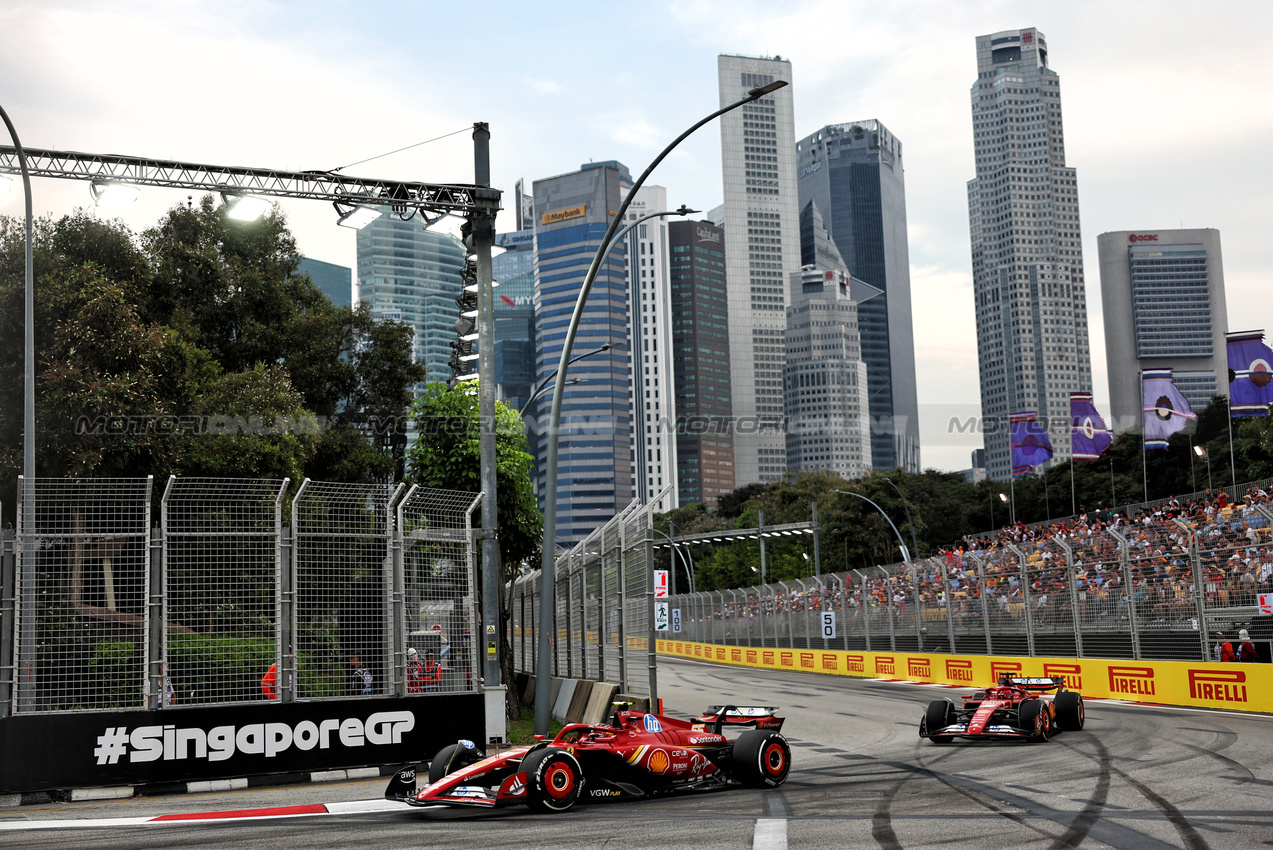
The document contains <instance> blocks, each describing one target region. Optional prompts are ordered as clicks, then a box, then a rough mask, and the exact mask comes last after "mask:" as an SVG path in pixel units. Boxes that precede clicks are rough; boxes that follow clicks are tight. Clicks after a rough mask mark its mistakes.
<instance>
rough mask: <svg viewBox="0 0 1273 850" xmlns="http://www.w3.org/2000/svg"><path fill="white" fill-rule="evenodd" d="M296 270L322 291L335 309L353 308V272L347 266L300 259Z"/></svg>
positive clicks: (304, 258) (306, 258)
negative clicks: (306, 276) (305, 275)
mask: <svg viewBox="0 0 1273 850" xmlns="http://www.w3.org/2000/svg"><path fill="white" fill-rule="evenodd" d="M296 270H297V271H298V272H301V273H303V274H307V275H309V279H310V280H312V281H314V285H315V286H317V287H318V288H319V289H321V290H322V291H323V294H324V295H326V296H327V300H328V301H330V302H331V303H333V304H335V305H336V306H337V307H352V306H354V284H353V270H351V269H350V268H349V267H348V266H338V265H336V264H335V263H324V262H323V261H322V260H313V259H310V258H309V257H301V262H300V265H299V266H297V268H296Z"/></svg>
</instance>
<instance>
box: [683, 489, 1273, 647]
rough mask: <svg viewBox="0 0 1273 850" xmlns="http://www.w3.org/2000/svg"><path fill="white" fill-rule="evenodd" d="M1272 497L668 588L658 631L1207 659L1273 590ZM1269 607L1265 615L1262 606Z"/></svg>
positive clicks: (840, 643)
mask: <svg viewBox="0 0 1273 850" xmlns="http://www.w3.org/2000/svg"><path fill="white" fill-rule="evenodd" d="M1270 529H1273V511H1271V510H1270V508H1269V506H1268V505H1263V504H1261V505H1254V506H1252V507H1251V509H1249V510H1246V511H1245V512H1244V513H1242V514H1241V516H1238V515H1236V514H1235V515H1234V516H1231V517H1223V518H1217V519H1216V521H1214V522H1211V523H1208V524H1203V525H1194V524H1191V523H1190V522H1186V521H1185V520H1182V519H1158V520H1155V521H1153V522H1144V523H1126V524H1121V525H1119V526H1117V527H1113V528H1106V529H1102V530H1101V531H1099V532H1096V533H1086V534H1075V535H1072V536H1064V535H1062V536H1056V537H1051V538H1043V539H1040V540H1035V541H1029V542H1023V543H1009V544H1005V545H994V546H991V547H989V548H984V549H974V550H972V551H969V552H965V553H962V554H956V553H951V554H948V555H944V556H941V557H935V558H927V559H922V560H917V561H913V562H911V563H910V564H894V565H891V566H887V567H885V566H879V567H875V568H873V569H868V570H851V571H849V572H847V573H832V574H827V575H824V576H823V577H822V580H821V582H819V581H818V580H817V579H815V578H804V579H799V580H792V581H781V582H771V583H769V584H765V585H760V586H757V587H749V588H740V589H736V590H716V591H704V592H699V593H692V594H681V595H678V596H675V597H673V598H672V600H671V606H672V608H673V609H674V615H673V622H674V623H676V622H677V620H678V617H677V616H676V615H677V614H679V624H680V631H679V632H674V633H673V634H669V635H661V637H672V638H675V639H679V640H687V641H696V642H702V643H715V644H724V645H734V646H749V647H775V648H799V649H814V648H825V649H840V650H864V651H893V652H944V653H951V654H955V653H959V654H986V655H1024V656H1051V657H1058V656H1059V657H1076V658H1082V657H1092V658H1130V659H1138V660H1139V659H1145V660H1164V661H1170V660H1178V661H1195V660H1203V661H1209V660H1212V659H1213V658H1214V657H1215V652H1216V647H1217V645H1218V643H1217V640H1216V634H1217V633H1218V632H1223V633H1224V634H1225V635H1226V639H1234V638H1236V635H1237V630H1238V629H1239V628H1242V627H1247V626H1251V628H1252V630H1253V631H1252V636H1253V638H1255V639H1256V640H1269V639H1270V638H1273V633H1271V634H1268V635H1266V634H1264V632H1265V629H1264V628H1263V625H1261V627H1260V628H1258V629H1257V628H1256V626H1255V625H1253V624H1255V623H1257V622H1259V609H1258V607H1257V599H1258V594H1260V593H1273V546H1271V545H1270V535H1269V532H1270ZM1266 619H1267V618H1266Z"/></svg>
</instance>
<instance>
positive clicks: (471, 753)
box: [429, 742, 482, 785]
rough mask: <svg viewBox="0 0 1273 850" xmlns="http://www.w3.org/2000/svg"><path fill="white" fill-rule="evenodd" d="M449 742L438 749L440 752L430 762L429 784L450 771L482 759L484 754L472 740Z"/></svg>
mask: <svg viewBox="0 0 1273 850" xmlns="http://www.w3.org/2000/svg"><path fill="white" fill-rule="evenodd" d="M465 743H468V746H465V745H464V743H458V744H448V745H447V746H445V747H443V748H442V749H440V750H438V754H437V755H436V756H434V757H433V761H431V762H429V784H430V785H432V784H433V783H434V782H437V781H438V780H439V779H441V778H442V777H444V776H446V775H447V774H448V773H454V772H455V771H457V770H460V769H461V768H465V767H468V766H469V765H470V764H476V763H477V762H479V761H481V760H482V754H481V753H480V752H479V751H478V749H477V748H476V747H474V746H473V745H472V743H471V742H465Z"/></svg>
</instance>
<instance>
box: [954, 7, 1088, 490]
mask: <svg viewBox="0 0 1273 850" xmlns="http://www.w3.org/2000/svg"><path fill="white" fill-rule="evenodd" d="M972 121H973V135H974V143H973V147H974V149H975V151H976V159H977V176H976V178H975V179H973V180H970V181H969V182H968V218H969V227H970V230H971V234H972V271H973V294H974V297H975V299H976V314H977V354H978V360H979V362H980V370H981V415H982V417H983V419H984V420H985V434H986V461H987V474H988V475H989V477H990V478H993V479H997V480H1004V479H1006V478H1007V477H1008V476H1009V475H1010V474H1011V459H1010V438H1009V430H1008V417H1009V415H1010V414H1012V413H1014V412H1018V411H1028V410H1035V411H1038V414H1039V419H1040V421H1046V423H1047V430H1048V434H1049V436H1050V437H1051V440H1052V445H1053V447H1054V448H1055V450H1056V454H1055V456H1054V460H1055V461H1058V462H1059V461H1064V460H1066V459H1068V458H1069V456H1070V420H1069V394H1070V392H1071V391H1072V390H1087V389H1090V388H1091V386H1092V365H1091V352H1090V347H1089V341H1088V335H1087V300H1086V295H1085V292H1084V281H1083V252H1082V247H1081V244H1080V231H1079V208H1078V188H1077V179H1076V175H1075V171H1074V169H1073V168H1069V167H1067V166H1066V165H1065V138H1064V134H1063V132H1062V122H1061V80H1060V78H1059V77H1058V76H1057V74H1056V72H1055V71H1053V70H1051V68H1049V67H1048V47H1047V41H1046V39H1044V37H1043V34H1042V33H1040V32H1039V31H1038V30H1036V29H1022V30H1008V31H1005V32H997V33H994V34H993V35H983V36H978V37H977V81H976V82H975V83H973V86H972Z"/></svg>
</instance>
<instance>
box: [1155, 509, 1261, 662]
mask: <svg viewBox="0 0 1273 850" xmlns="http://www.w3.org/2000/svg"><path fill="white" fill-rule="evenodd" d="M1258 507H1259V506H1257V508H1258ZM1172 522H1173V523H1175V525H1176V526H1177V527H1178V528H1179V529H1180V530H1181V531H1183V532H1184V533H1185V534H1187V535H1189V570H1190V572H1192V573H1193V603H1194V607H1195V610H1196V611H1197V615H1196V616H1197V617H1198V653H1199V658H1200V660H1202V661H1210V660H1211V657H1210V655H1208V654H1207V647H1208V640H1207V635H1208V632H1207V608H1206V598H1207V597H1206V593H1205V584H1204V582H1203V581H1202V558H1201V557H1199V555H1198V535H1197V534H1196V533H1195V532H1194V530H1193V527H1192V526H1190V525H1189V524H1188V523H1186V522H1182V521H1181V520H1179V519H1173V520H1172Z"/></svg>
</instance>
